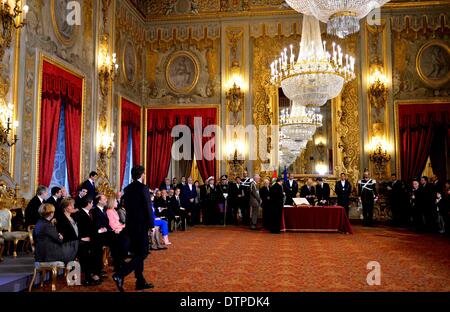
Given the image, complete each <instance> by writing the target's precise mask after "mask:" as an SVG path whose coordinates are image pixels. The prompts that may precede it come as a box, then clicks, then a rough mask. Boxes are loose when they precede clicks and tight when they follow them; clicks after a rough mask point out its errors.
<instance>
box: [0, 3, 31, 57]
mask: <svg viewBox="0 0 450 312" xmlns="http://www.w3.org/2000/svg"><path fill="white" fill-rule="evenodd" d="M20 2H21V1H20V0H15V1H14V0H1V6H0V18H1V20H0V33H1V36H0V61H1V60H2V59H3V55H4V54H5V50H6V49H8V48H9V47H10V45H11V40H12V34H13V30H14V29H18V28H22V27H23V26H25V24H26V22H25V18H26V15H27V13H28V9H29V8H28V5H24V6H22V5H21V4H20Z"/></svg>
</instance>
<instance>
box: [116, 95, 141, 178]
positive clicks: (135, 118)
mask: <svg viewBox="0 0 450 312" xmlns="http://www.w3.org/2000/svg"><path fill="white" fill-rule="evenodd" d="M121 117H122V119H121V126H120V128H121V135H120V185H122V183H123V178H124V176H125V164H126V158H127V147H128V135H129V133H128V131H129V130H130V129H131V136H132V139H133V144H132V147H133V164H134V165H139V164H140V162H141V108H140V107H139V106H138V105H137V104H134V103H132V102H130V101H128V100H126V99H122V112H121Z"/></svg>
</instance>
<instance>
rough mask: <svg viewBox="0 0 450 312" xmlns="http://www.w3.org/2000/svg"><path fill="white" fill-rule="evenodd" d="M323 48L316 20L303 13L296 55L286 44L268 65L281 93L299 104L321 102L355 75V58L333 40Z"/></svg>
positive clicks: (323, 102)
mask: <svg viewBox="0 0 450 312" xmlns="http://www.w3.org/2000/svg"><path fill="white" fill-rule="evenodd" d="M332 47H333V51H332V52H331V53H330V52H328V51H326V42H323V43H322V38H321V34H320V26H319V21H318V20H317V19H316V18H315V17H313V16H308V15H304V16H303V28H302V38H301V42H300V49H299V55H298V58H297V59H296V58H295V53H294V47H293V46H292V45H291V46H290V50H289V51H288V49H287V48H285V49H284V50H283V51H282V52H281V54H280V57H279V58H278V59H277V60H275V61H274V62H273V63H272V64H271V65H270V68H271V81H272V83H274V84H275V85H277V86H281V87H282V88H283V92H284V94H285V95H286V96H287V97H288V98H289V99H291V100H292V101H295V102H297V103H298V104H300V105H308V106H321V105H324V104H325V103H326V102H327V101H328V100H329V99H332V98H334V97H336V96H338V95H339V93H340V92H341V90H342V87H343V86H344V82H347V81H349V80H352V79H354V78H355V71H354V69H355V59H354V58H353V57H351V56H348V55H347V54H344V53H343V51H342V49H341V47H340V46H339V45H336V44H335V43H334V42H333V44H332Z"/></svg>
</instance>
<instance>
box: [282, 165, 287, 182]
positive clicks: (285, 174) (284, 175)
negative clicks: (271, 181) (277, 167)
mask: <svg viewBox="0 0 450 312" xmlns="http://www.w3.org/2000/svg"><path fill="white" fill-rule="evenodd" d="M283 179H284V183H287V181H288V176H287V169H286V166H284V171H283Z"/></svg>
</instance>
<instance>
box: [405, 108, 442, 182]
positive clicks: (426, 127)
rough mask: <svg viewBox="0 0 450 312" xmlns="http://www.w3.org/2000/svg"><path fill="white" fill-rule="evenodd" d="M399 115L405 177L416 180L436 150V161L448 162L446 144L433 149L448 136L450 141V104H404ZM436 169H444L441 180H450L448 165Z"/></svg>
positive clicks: (436, 166) (440, 172) (434, 156)
mask: <svg viewBox="0 0 450 312" xmlns="http://www.w3.org/2000/svg"><path fill="white" fill-rule="evenodd" d="M398 112H399V130H400V131H399V132H400V133H399V135H400V137H399V140H400V159H401V171H402V178H403V180H405V181H409V180H410V179H412V178H413V177H419V176H420V175H421V173H422V172H423V170H424V169H425V165H426V162H427V159H428V156H430V154H431V152H432V151H433V157H432V159H434V160H435V159H439V160H443V159H445V155H436V153H443V154H445V150H446V146H445V145H446V144H444V146H432V145H433V142H442V140H441V139H439V140H435V138H440V137H441V136H444V137H445V136H447V142H449V140H448V138H449V127H448V125H449V121H450V118H449V112H450V103H448V104H411V105H406V104H404V105H400V106H399V108H398ZM432 166H433V167H434V168H442V170H438V171H439V172H436V173H437V174H438V175H440V178H441V179H442V180H444V179H445V178H446V169H445V168H446V166H445V165H443V164H441V163H439V164H435V165H433V164H432Z"/></svg>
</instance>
